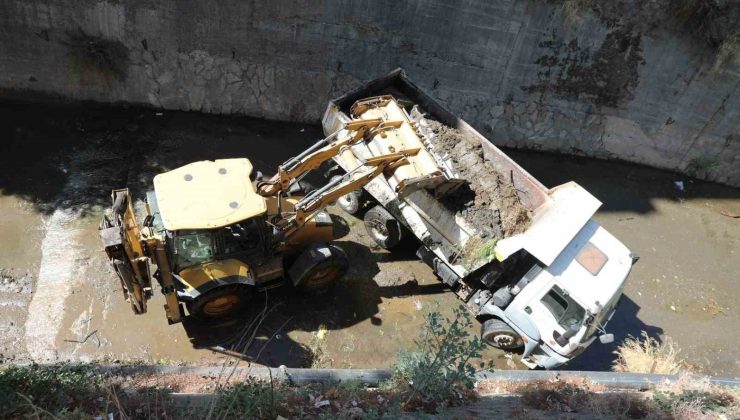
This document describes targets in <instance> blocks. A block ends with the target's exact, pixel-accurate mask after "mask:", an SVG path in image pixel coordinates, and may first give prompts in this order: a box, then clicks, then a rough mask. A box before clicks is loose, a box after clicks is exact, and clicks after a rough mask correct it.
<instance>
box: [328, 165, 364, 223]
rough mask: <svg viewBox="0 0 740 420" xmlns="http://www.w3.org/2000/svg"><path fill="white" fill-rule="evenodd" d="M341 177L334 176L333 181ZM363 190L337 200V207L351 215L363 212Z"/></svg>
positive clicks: (352, 192)
mask: <svg viewBox="0 0 740 420" xmlns="http://www.w3.org/2000/svg"><path fill="white" fill-rule="evenodd" d="M341 177H342V176H341V175H334V176H333V177H331V180H332V181H334V180H335V179H338V178H341ZM363 201H364V200H363V199H362V190H361V189H360V190H355V191H351V192H349V193H347V194H345V195H343V196H341V197H339V198H338V199H337V205H338V206H339V208H341V209H342V210H344V211H346V212H347V213H349V214H351V215H356V214H357V213H359V212H360V210H362V206H363Z"/></svg>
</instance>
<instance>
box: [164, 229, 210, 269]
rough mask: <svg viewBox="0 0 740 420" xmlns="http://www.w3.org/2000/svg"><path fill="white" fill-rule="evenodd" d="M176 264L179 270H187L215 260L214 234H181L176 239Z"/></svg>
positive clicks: (206, 232)
mask: <svg viewBox="0 0 740 420" xmlns="http://www.w3.org/2000/svg"><path fill="white" fill-rule="evenodd" d="M174 244H175V246H174V248H175V250H174V251H175V252H174V254H175V255H174V257H175V258H174V259H175V261H174V263H175V266H177V267H178V268H181V269H182V268H187V267H190V266H193V265H196V264H200V263H203V262H206V261H210V260H212V259H213V256H214V254H215V250H214V249H213V248H214V247H213V232H211V231H204V232H187V233H180V234H178V235H177V236H175V238H174Z"/></svg>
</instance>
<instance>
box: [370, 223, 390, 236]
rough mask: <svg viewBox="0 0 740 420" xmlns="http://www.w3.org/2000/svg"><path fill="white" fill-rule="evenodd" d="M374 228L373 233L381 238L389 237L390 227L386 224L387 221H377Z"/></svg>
mask: <svg viewBox="0 0 740 420" xmlns="http://www.w3.org/2000/svg"><path fill="white" fill-rule="evenodd" d="M372 229H373V233H374V234H375V235H376V236H378V237H379V238H381V239H385V238H387V237H388V227H387V226H386V225H385V223H382V222H375V223H373V225H372Z"/></svg>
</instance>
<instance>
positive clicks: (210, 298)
mask: <svg viewBox="0 0 740 420" xmlns="http://www.w3.org/2000/svg"><path fill="white" fill-rule="evenodd" d="M251 298H252V290H251V287H249V286H245V285H240V284H239V285H228V286H221V287H216V288H215V289H211V290H209V291H207V292H205V293H203V294H202V295H200V296H198V297H197V298H195V300H194V301H193V302H192V303H191V304H190V305H188V312H190V315H192V316H194V317H196V318H199V319H203V320H212V319H219V318H224V317H228V316H232V315H234V314H236V313H239V312H241V311H242V310H244V309H245V308H246V306H247V303H248V302H249V300H250V299H251Z"/></svg>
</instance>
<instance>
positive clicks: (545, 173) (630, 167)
mask: <svg viewBox="0 0 740 420" xmlns="http://www.w3.org/2000/svg"><path fill="white" fill-rule="evenodd" d="M504 151H505V152H506V153H507V154H508V155H509V156H510V157H511V158H512V159H514V160H515V161H516V162H517V163H519V165H521V166H522V167H523V168H524V169H525V170H527V172H529V173H530V174H532V176H534V177H535V178H537V179H538V180H539V181H540V182H542V183H543V184H544V185H545V186H546V187H548V188H551V187H554V186H557V185H561V184H564V183H566V182H569V181H575V182H577V183H578V184H579V185H581V186H582V187H584V188H585V189H586V190H587V191H588V192H590V193H591V194H593V195H594V196H595V197H596V198H598V199H599V200H601V201H602V202H603V203H604V204H603V205H602V206H601V207H600V208H599V211H600V212H635V213H639V214H645V213H650V212H653V211H655V207H654V205H653V202H652V200H653V199H656V198H665V199H670V200H673V201H680V200H688V199H696V198H730V199H740V189H737V188H731V187H727V186H723V185H719V184H715V183H712V182H705V181H699V180H695V179H692V178H690V177H688V176H686V175H682V174H678V173H675V172H671V171H666V170H660V169H654V168H649V167H647V166H642V165H637V164H632V163H626V162H617V161H606V160H597V159H590V158H585V157H579V156H567V155H556V154H550V153H542V152H532V151H522V150H510V149H505V150H504ZM675 181H683V182H684V185H685V191H680V190H679V189H678V188H676V185H675V184H674V182H675Z"/></svg>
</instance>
